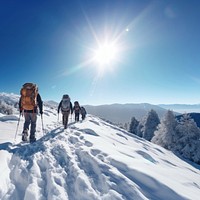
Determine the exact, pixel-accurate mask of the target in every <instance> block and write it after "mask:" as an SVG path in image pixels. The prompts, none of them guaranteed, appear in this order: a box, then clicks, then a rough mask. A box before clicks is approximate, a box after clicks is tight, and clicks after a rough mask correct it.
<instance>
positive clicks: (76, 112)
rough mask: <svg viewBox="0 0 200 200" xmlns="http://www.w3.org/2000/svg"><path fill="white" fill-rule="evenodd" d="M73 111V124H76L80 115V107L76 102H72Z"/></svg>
mask: <svg viewBox="0 0 200 200" xmlns="http://www.w3.org/2000/svg"><path fill="white" fill-rule="evenodd" d="M73 110H74V113H75V122H78V121H79V115H80V112H81V107H80V105H79V102H78V101H75V102H74V107H73Z"/></svg>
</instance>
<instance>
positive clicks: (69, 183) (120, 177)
mask: <svg viewBox="0 0 200 200" xmlns="http://www.w3.org/2000/svg"><path fill="white" fill-rule="evenodd" d="M52 127H53V128H52ZM50 128H51V131H49V132H48V133H47V134H46V135H45V136H43V137H41V138H40V139H39V140H38V141H37V142H35V143H33V144H15V145H12V144H11V143H9V142H7V143H2V144H0V157H1V166H0V170H1V183H0V199H1V200H8V199H9V200H23V199H24V200H122V199H123V200H140V199H143V200H144V199H151V200H169V199H170V200H183V199H192V200H197V199H198V197H199V196H200V172H199V170H198V169H196V168H195V167H193V166H191V165H189V164H187V163H186V162H184V161H182V160H180V159H179V158H177V157H176V156H174V155H173V154H172V153H171V152H169V151H166V150H164V149H163V148H161V147H158V146H156V145H154V144H151V143H149V142H146V141H144V140H142V139H140V138H137V137H135V136H133V135H130V134H128V133H127V132H125V131H123V130H121V129H119V128H117V127H116V126H112V125H110V124H107V123H106V122H104V121H102V120H100V119H98V118H96V117H93V116H89V117H87V119H86V120H85V121H84V122H82V123H81V122H79V123H71V124H70V125H69V127H68V128H67V129H65V130H64V129H63V127H62V126H61V125H59V126H56V125H51V126H49V129H50Z"/></svg>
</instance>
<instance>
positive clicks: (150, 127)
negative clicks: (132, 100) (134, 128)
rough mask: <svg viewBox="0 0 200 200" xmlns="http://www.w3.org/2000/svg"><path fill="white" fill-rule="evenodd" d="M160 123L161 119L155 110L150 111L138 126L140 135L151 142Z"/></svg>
mask: <svg viewBox="0 0 200 200" xmlns="http://www.w3.org/2000/svg"><path fill="white" fill-rule="evenodd" d="M159 123H160V119H159V117H158V114H157V113H156V111H155V110H153V109H152V110H150V111H149V112H148V113H147V115H146V116H145V117H144V118H143V120H141V121H140V123H139V126H138V133H139V134H140V135H142V137H143V138H144V139H146V140H148V141H151V139H152V137H153V136H154V132H155V130H156V128H157V126H158V124H159Z"/></svg>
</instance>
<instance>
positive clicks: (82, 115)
mask: <svg viewBox="0 0 200 200" xmlns="http://www.w3.org/2000/svg"><path fill="white" fill-rule="evenodd" d="M86 114H87V112H86V110H85V108H84V107H83V106H81V118H82V120H84V119H85V117H86Z"/></svg>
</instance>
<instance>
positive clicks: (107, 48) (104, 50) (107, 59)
mask: <svg viewBox="0 0 200 200" xmlns="http://www.w3.org/2000/svg"><path fill="white" fill-rule="evenodd" d="M117 52H118V48H117V45H116V44H115V43H114V42H110V43H109V42H105V43H103V44H99V46H98V48H97V49H96V50H95V51H94V61H95V63H97V64H98V66H99V68H100V69H101V70H102V69H105V68H106V67H107V66H108V65H112V64H113V62H115V61H116V59H117Z"/></svg>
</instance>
